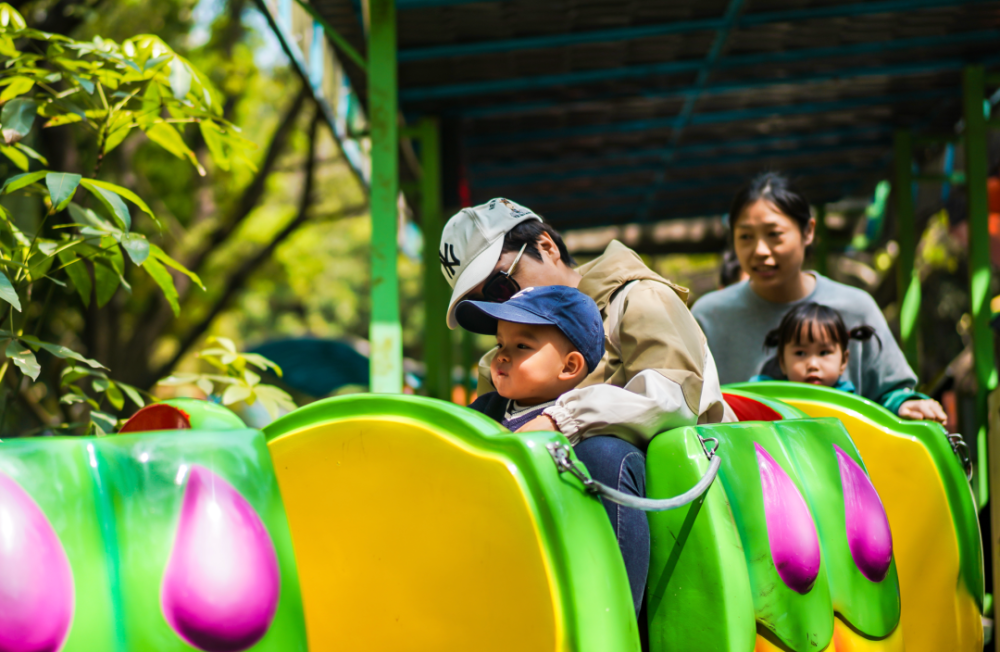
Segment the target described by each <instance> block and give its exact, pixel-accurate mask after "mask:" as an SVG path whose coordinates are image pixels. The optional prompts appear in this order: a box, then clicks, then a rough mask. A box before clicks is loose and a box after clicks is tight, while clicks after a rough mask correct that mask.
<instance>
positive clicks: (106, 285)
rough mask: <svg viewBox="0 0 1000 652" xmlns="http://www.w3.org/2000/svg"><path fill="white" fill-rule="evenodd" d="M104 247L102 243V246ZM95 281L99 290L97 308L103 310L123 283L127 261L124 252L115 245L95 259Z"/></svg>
mask: <svg viewBox="0 0 1000 652" xmlns="http://www.w3.org/2000/svg"><path fill="white" fill-rule="evenodd" d="M103 245H104V243H103V241H102V246H103ZM93 262H94V281H95V286H96V289H97V307H98V308H103V307H104V304H106V303H107V302H108V301H110V300H111V297H113V296H114V295H115V291H117V290H118V286H119V285H120V284H121V281H122V272H123V271H124V269H125V261H124V259H123V258H122V252H121V250H120V249H119V248H118V245H117V244H115V245H113V246H111V247H110V248H108V249H107V250H106V251H105V253H104V255H103V256H99V257H97V258H94V260H93Z"/></svg>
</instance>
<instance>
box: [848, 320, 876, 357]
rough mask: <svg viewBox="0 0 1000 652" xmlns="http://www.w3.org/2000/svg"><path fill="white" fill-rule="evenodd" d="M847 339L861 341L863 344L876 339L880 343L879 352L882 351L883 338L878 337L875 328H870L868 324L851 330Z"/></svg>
mask: <svg viewBox="0 0 1000 652" xmlns="http://www.w3.org/2000/svg"><path fill="white" fill-rule="evenodd" d="M847 337H848V339H851V340H859V341H861V342H865V341H867V340H870V339H871V338H872V337H874V338H875V341H876V342H878V350H879V351H881V350H882V338H880V337H879V336H878V333H876V332H875V329H874V328H872V327H871V326H868V325H867V324H862V325H861V326H855V327H854V328H852V329H851V330H850V332H849V333H848V336H847Z"/></svg>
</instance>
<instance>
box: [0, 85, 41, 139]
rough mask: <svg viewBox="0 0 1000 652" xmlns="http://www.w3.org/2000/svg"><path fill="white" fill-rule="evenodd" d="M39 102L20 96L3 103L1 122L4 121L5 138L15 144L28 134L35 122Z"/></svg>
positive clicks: (0, 115) (0, 113)
mask: <svg viewBox="0 0 1000 652" xmlns="http://www.w3.org/2000/svg"><path fill="white" fill-rule="evenodd" d="M36 113H38V102H36V101H34V100H29V99H25V98H23V97H18V98H15V99H13V100H11V101H10V102H7V103H6V104H4V105H3V111H2V112H0V123H3V139H4V142H6V143H7V144H8V145H13V144H14V143H16V142H17V141H19V140H21V139H22V138H24V137H25V136H27V135H28V132H30V131H31V127H32V126H33V125H34V124H35V114H36Z"/></svg>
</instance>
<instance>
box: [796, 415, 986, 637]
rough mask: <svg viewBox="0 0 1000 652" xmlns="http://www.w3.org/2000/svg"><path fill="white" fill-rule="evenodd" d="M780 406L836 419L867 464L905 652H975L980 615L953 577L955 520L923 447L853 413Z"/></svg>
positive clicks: (956, 569)
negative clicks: (893, 574) (892, 565)
mask: <svg viewBox="0 0 1000 652" xmlns="http://www.w3.org/2000/svg"><path fill="white" fill-rule="evenodd" d="M782 400H783V401H784V402H785V403H788V404H789V405H792V406H794V407H796V408H798V409H800V410H802V411H803V412H805V413H806V414H808V415H809V416H811V417H836V418H838V419H840V420H841V421H842V422H843V424H844V427H845V428H846V429H847V432H848V433H850V435H851V438H852V439H853V440H854V443H855V445H856V446H857V447H858V451H859V452H860V453H861V457H862V458H863V459H864V461H865V466H866V467H867V468H868V473H869V476H870V477H871V480H872V484H874V485H875V489H876V490H878V493H879V496H880V497H881V499H882V503H883V505H884V506H885V511H886V514H887V515H888V517H889V527H890V529H891V530H892V544H893V554H894V555H895V559H896V569H897V571H898V573H899V592H900V602H901V605H902V613H901V618H900V627H899V628H898V629H901V630H902V631H903V632H904V633H905V644H906V650H907V652H941V651H942V650H955V651H963V652H965V651H972V650H981V649H982V647H983V630H982V621H981V617H980V615H979V610H978V608H977V607H976V603H975V601H974V599H973V597H972V596H971V595H970V594H969V592H968V591H967V590H966V589H965V587H964V585H963V584H962V582H961V581H960V579H959V552H958V540H957V539H956V537H955V531H954V528H952V527H950V524H951V523H952V522H953V519H952V515H951V511H950V509H949V507H948V502H947V499H946V494H945V489H944V486H943V485H942V484H941V480H940V477H939V475H938V472H937V468H936V467H935V465H934V461H933V459H932V458H931V456H930V454H929V453H928V452H927V449H925V448H924V447H923V446H922V445H921V444H920V443H919V442H918V441H917V440H916V439H915V438H913V437H909V436H906V435H900V434H898V433H894V432H892V431H889V430H887V429H885V428H881V427H879V426H877V425H875V424H873V423H871V422H870V421H868V420H867V419H865V418H864V417H863V416H862V415H860V414H858V413H857V412H854V411H853V410H849V409H845V408H843V407H835V406H830V405H825V404H821V403H812V402H809V401H799V400H789V399H782ZM838 622H839V621H838ZM834 638H836V635H835V636H834ZM845 649H848V650H855V649H856V650H866V649H867V648H864V647H849V648H845ZM873 649H880V650H881V649H888V648H873ZM837 650H838V652H839V650H840V648H839V647H838V648H837Z"/></svg>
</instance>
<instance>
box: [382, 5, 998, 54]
mask: <svg viewBox="0 0 1000 652" xmlns="http://www.w3.org/2000/svg"><path fill="white" fill-rule="evenodd" d="M471 1H473V0H399V10H400V11H406V10H409V9H419V8H425V7H431V6H434V7H441V6H447V5H456V4H465V3H467V2H471ZM986 1H988V0H886V1H883V2H860V3H853V4H844V5H835V6H832V7H818V8H812V9H798V10H791V11H772V12H765V13H758V14H748V15H745V16H743V17H741V18H740V19H739V21H737V23H736V27H737V28H739V27H750V26H755V25H764V24H768V23H786V22H795V21H806V20H813V19H816V18H849V17H852V16H863V15H871V14H882V13H891V12H897V11H898V12H911V11H914V10H920V9H933V8H936V7H953V6H959V5H966V4H978V3H980V2H986ZM724 26H725V18H708V19H701V20H684V21H671V22H668V23H659V24H655V25H637V26H634V27H620V28H614V29H600V30H592V31H588V32H575V33H569V34H551V35H546V36H533V37H524V38H513V39H503V40H496V41H485V42H475V43H456V44H449V45H435V46H429V47H420V48H407V49H404V50H400V52H399V61H400V62H401V63H402V62H408V61H426V60H428V59H443V58H449V57H467V56H473V55H481V54H492V53H498V52H513V51H515V50H533V49H546V48H561V47H569V46H573V45H583V44H588V43H613V42H616V41H630V40H634V39H640V38H651V37H657V36H667V35H670V34H688V33H692V32H701V31H708V30H719V29H722V28H723V27H724Z"/></svg>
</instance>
